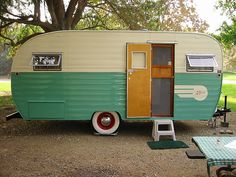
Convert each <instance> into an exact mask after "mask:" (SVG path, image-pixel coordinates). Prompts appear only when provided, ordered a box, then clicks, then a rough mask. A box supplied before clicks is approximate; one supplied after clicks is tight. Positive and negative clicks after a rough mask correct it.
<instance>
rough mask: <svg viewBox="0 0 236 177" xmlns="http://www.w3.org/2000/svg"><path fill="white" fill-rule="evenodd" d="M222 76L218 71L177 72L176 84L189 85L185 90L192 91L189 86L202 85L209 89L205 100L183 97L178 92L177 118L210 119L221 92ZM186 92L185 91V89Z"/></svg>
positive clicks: (175, 109) (175, 106)
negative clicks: (208, 72)
mask: <svg viewBox="0 0 236 177" xmlns="http://www.w3.org/2000/svg"><path fill="white" fill-rule="evenodd" d="M221 83H222V76H221V75H220V74H217V73H210V74H207V73H176V74H175V85H176V86H177V85H183V86H187V87H186V89H185V92H187V93H188V92H189V91H190V92H191V88H190V89H189V88H188V86H202V87H205V88H206V89H207V95H206V98H205V99H204V100H196V99H194V97H191V96H189V97H187V98H183V97H180V94H178V93H176V91H175V96H174V119H175V120H208V119H210V118H211V117H212V115H213V113H214V112H215V109H216V107H217V103H218V100H219V97H220V94H221ZM183 93H184V91H183Z"/></svg>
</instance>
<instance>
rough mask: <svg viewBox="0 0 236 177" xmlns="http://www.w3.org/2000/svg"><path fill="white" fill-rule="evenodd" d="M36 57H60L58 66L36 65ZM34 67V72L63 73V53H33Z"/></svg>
mask: <svg viewBox="0 0 236 177" xmlns="http://www.w3.org/2000/svg"><path fill="white" fill-rule="evenodd" d="M35 57H45V58H46V57H58V62H57V64H50V63H49V64H46V65H44V64H37V65H36V64H35V63H34V60H35ZM31 63H32V66H33V70H34V71H61V70H62V53H47V52H45V53H32V61H31Z"/></svg>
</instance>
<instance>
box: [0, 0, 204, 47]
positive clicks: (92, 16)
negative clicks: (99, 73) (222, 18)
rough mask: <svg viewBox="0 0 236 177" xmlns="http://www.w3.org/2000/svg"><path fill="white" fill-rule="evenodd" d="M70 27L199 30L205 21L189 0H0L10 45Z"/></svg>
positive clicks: (1, 28) (1, 33) (1, 26)
mask: <svg viewBox="0 0 236 177" xmlns="http://www.w3.org/2000/svg"><path fill="white" fill-rule="evenodd" d="M71 29H82V30H83V29H131V30H140V29H148V30H173V31H174V30H177V31H201V32H202V31H205V30H206V29H207V24H206V22H204V21H202V20H201V19H200V18H199V17H198V15H197V13H196V9H195V8H194V5H193V1H192V0H145V1H144V0H68V1H66V0H64V1H63V0H0V37H1V38H2V39H0V40H2V41H3V42H5V43H6V42H7V43H9V44H10V45H12V46H18V45H20V44H22V43H24V42H25V41H26V40H28V39H29V38H31V37H33V36H35V35H38V34H41V33H46V32H50V31H56V30H71ZM0 42H1V41H0Z"/></svg>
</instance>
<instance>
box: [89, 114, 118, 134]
mask: <svg viewBox="0 0 236 177" xmlns="http://www.w3.org/2000/svg"><path fill="white" fill-rule="evenodd" d="M92 125H93V128H94V130H95V131H96V132H98V133H100V134H103V135H109V134H112V133H114V132H116V131H117V129H118V127H119V125H120V118H119V116H118V114H117V113H116V112H96V113H95V114H94V115H93V118H92Z"/></svg>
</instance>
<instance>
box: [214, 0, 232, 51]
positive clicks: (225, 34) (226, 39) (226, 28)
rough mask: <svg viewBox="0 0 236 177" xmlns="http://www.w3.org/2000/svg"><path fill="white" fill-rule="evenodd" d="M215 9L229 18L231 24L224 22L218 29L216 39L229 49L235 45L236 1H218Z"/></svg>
mask: <svg viewBox="0 0 236 177" xmlns="http://www.w3.org/2000/svg"><path fill="white" fill-rule="evenodd" d="M217 8H219V9H221V10H222V12H223V14H226V15H227V16H229V18H231V20H232V24H228V23H227V22H224V23H223V24H222V26H221V28H220V34H219V36H218V39H219V40H220V41H221V42H222V43H223V44H224V46H225V47H227V48H230V47H231V46H233V45H236V1H234V0H219V1H218V5H217Z"/></svg>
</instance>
